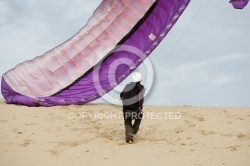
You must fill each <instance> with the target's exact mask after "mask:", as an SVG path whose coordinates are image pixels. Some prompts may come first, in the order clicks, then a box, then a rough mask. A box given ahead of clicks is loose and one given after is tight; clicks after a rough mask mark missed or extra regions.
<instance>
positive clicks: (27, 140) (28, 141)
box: [20, 139, 32, 147]
mask: <svg viewBox="0 0 250 166" xmlns="http://www.w3.org/2000/svg"><path fill="white" fill-rule="evenodd" d="M31 143H32V140H29V139H25V140H23V143H22V144H20V145H22V146H23V147H27V146H29V145H30V144H31Z"/></svg>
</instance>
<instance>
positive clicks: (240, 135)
mask: <svg viewBox="0 0 250 166" xmlns="http://www.w3.org/2000/svg"><path fill="white" fill-rule="evenodd" d="M246 136H247V135H245V134H243V133H239V134H237V137H238V138H245V137H246Z"/></svg>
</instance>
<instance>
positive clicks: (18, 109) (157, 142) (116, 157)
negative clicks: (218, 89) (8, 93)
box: [0, 100, 250, 166]
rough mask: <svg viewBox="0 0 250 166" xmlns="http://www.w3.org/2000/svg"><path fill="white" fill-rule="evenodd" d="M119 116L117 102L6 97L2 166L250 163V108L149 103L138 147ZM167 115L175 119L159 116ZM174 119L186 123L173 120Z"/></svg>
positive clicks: (1, 115)
mask: <svg viewBox="0 0 250 166" xmlns="http://www.w3.org/2000/svg"><path fill="white" fill-rule="evenodd" d="M120 113H121V107H119V106H114V105H98V104H88V105H84V106H67V107H58V106H57V107H51V108H44V107H42V108H29V107H24V106H16V105H7V104H5V102H4V101H3V100H1V101H0V165H1V166H31V165H32V166H33V165H34V166H44V165H48V166H52V165H53V166H55V165H60V166H68V165H72V166H78V165H79V166H80V165H86V166H88V165H95V166H96V165H102V166H106V165H107V166H110V165H120V166H123V165H124V166H125V165H126V166H127V165H144V166H148V165H155V166H166V165H170V166H182V165H183V166H189V165H190V166H193V165H202V166H211V165H216V166H220V165H223V166H224V165H225V166H248V165H249V163H250V108H234V107H224V108H222V107H220V108H215V107H193V106H182V107H156V106H145V108H144V114H145V115H146V114H147V115H149V116H148V117H146V119H144V120H143V123H142V125H141V129H140V131H139V133H138V134H137V135H136V137H135V143H134V144H132V145H128V144H126V143H124V125H123V119H122V116H121V118H119V116H118V115H117V114H120ZM157 113H159V114H157ZM167 113H169V115H171V116H167V118H166V117H165V116H164V117H163V116H158V118H159V117H160V118H162V119H157V117H156V116H155V115H167ZM175 113H176V114H175ZM174 114H175V115H179V114H180V115H181V117H180V119H173V116H172V115H174ZM150 115H152V116H150ZM101 116H102V117H101ZM144 117H145V116H144Z"/></svg>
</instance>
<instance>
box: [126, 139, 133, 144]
mask: <svg viewBox="0 0 250 166" xmlns="http://www.w3.org/2000/svg"><path fill="white" fill-rule="evenodd" d="M126 142H127V143H128V144H132V143H133V142H134V140H133V139H127V140H126Z"/></svg>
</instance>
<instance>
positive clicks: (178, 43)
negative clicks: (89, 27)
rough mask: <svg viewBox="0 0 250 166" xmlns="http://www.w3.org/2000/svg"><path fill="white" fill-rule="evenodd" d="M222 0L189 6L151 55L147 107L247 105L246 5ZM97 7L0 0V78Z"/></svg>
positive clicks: (249, 36) (197, 0)
mask: <svg viewBox="0 0 250 166" xmlns="http://www.w3.org/2000/svg"><path fill="white" fill-rule="evenodd" d="M228 1H229V0H228ZM228 1H227V0H192V1H191V3H190V5H189V6H188V7H187V9H186V10H185V12H184V13H183V15H182V16H181V18H180V19H179V21H178V22H177V23H176V24H175V26H174V27H173V29H172V30H171V31H170V33H169V34H168V35H167V36H166V38H165V39H164V40H163V41H162V42H161V44H160V45H159V46H158V47H157V49H155V51H154V52H153V53H152V54H151V55H150V58H149V60H150V62H151V63H152V65H153V69H154V77H155V79H154V82H153V87H152V88H151V89H150V92H149V94H148V95H147V96H146V104H150V105H196V106H242V107H245V106H248V107H249V106H250V46H249V45H250V21H249V20H250V18H249V16H250V5H248V6H247V7H246V8H245V9H244V10H236V9H234V8H233V7H232V6H231V4H229V3H228ZM100 2H101V0H84V1H83V0H71V1H68V0H53V1H52V0H42V1H41V0H0V60H1V65H0V73H1V74H3V73H5V72H6V71H8V70H9V69H11V68H13V67H15V65H17V64H18V63H21V62H23V61H25V60H30V59H33V58H34V57H36V56H38V55H41V54H43V53H44V52H46V51H47V50H49V49H51V48H53V47H55V46H57V45H59V44H60V43H62V42H63V41H65V40H67V39H68V38H70V37H71V36H72V35H74V34H75V33H76V32H77V31H78V30H79V29H80V28H81V27H83V26H84V25H85V24H86V22H87V20H88V18H89V17H91V15H92V13H93V11H94V10H95V8H96V7H97V6H98V5H99V3H100ZM144 68H145V65H144V66H143V65H141V66H140V67H139V69H138V71H141V70H144ZM128 81H129V80H128V79H126V80H125V81H124V82H123V84H124V85H125V83H127V82H128ZM98 101H101V100H98Z"/></svg>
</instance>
